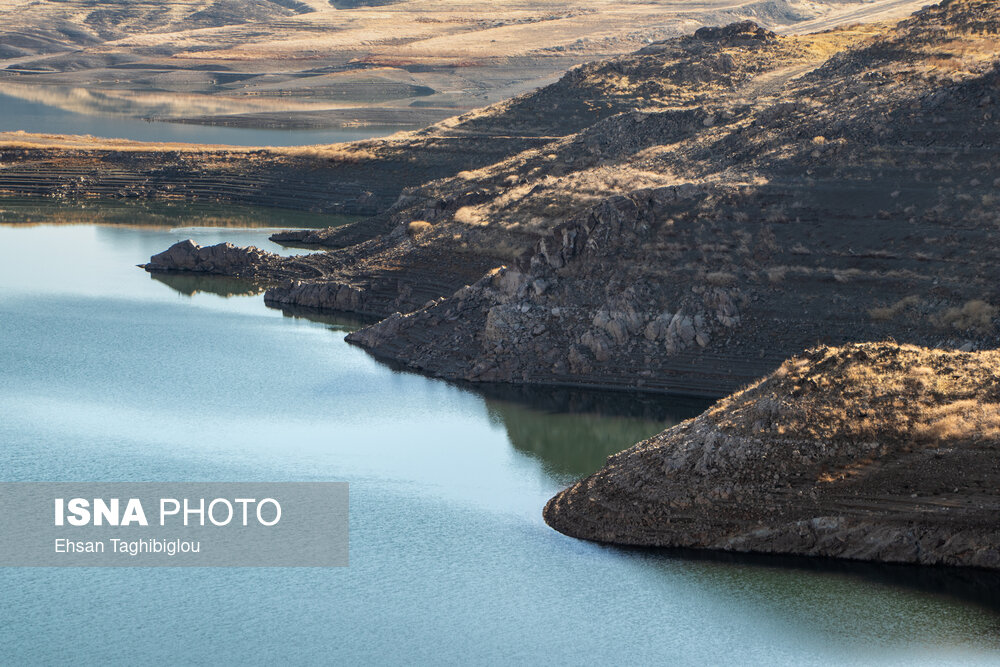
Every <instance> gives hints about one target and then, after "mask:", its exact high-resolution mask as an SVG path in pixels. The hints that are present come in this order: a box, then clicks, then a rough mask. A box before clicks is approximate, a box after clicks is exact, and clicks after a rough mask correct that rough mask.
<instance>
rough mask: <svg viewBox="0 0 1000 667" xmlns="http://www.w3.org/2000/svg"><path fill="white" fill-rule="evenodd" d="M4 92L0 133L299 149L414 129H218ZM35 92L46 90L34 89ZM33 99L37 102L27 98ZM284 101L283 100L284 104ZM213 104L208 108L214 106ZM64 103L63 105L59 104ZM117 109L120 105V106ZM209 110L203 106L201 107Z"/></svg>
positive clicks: (151, 104) (155, 108)
mask: <svg viewBox="0 0 1000 667" xmlns="http://www.w3.org/2000/svg"><path fill="white" fill-rule="evenodd" d="M5 90H8V91H10V92H11V93H15V92H16V93H17V95H24V96H25V97H24V98H22V97H18V96H15V95H14V94H5V93H3V92H0V132H16V131H23V132H36V133H42V134H89V135H91V136H94V137H104V138H109V139H130V140H133V141H156V142H168V143H172V142H186V143H196V144H225V145H232V146H303V145H309V144H334V143H341V142H344V141H358V140H361V139H370V138H373V137H382V136H386V135H389V134H392V133H394V132H398V131H399V130H406V129H413V128H412V127H404V126H394V125H380V126H370V127H330V128H325V129H270V128H265V129H261V128H253V127H222V126H218V125H195V124H191V123H181V122H169V120H167V121H159V120H155V121H151V120H144V119H143V118H139V117H131V116H127V115H124V116H123V115H120V114H116V113H109V112H108V108H109V107H110V106H113V105H117V104H120V103H121V102H122V100H121V99H115V100H111V101H108V100H102V99H100V97H95V96H93V95H90V94H85V95H83V96H82V97H81V98H80V99H82V100H84V101H85V102H86V104H83V105H76V104H68V103H66V100H75V99H77V98H74V97H73V96H74V95H76V93H77V91H78V90H79V89H69V90H68V91H63V92H65V93H66V94H67V95H69V97H66V96H65V95H61V94H60V91H58V90H56V91H49V92H50V93H52V92H54V94H55V96H54V97H40V96H38V95H33V96H29V94H28V93H26V92H24V91H22V90H17V91H15V90H14V89H12V88H6V89H5ZM32 90H35V92H36V93H37V92H39V90H48V89H34V88H33V89H32ZM30 97H34V98H35V99H31V98H30ZM168 98H169V99H170V100H173V101H176V99H178V96H176V95H174V94H169V95H166V96H163V97H161V98H159V99H155V98H149V99H144V100H140V99H139V98H133V99H132V100H131V102H132V103H134V106H135V108H132V109H131V111H132V113H145V112H142V111H141V107H142V106H145V107H146V108H147V111H148V112H149V113H159V112H167V113H173V112H174V111H176V109H174V110H170V109H167V108H165V107H163V106H161V103H162V101H163V100H165V99H168ZM196 102H197V100H195V99H192V98H190V97H188V98H186V99H184V104H186V105H188V106H191V108H195V106H196V104H195V103H196ZM283 102H284V100H282V103H283ZM215 103H216V101H215V100H213V101H212V102H211V103H210V104H215ZM60 105H62V106H60ZM118 108H119V109H120V108H122V107H120V106H119V107H118ZM202 108H204V109H206V110H207V107H204V105H203V106H202Z"/></svg>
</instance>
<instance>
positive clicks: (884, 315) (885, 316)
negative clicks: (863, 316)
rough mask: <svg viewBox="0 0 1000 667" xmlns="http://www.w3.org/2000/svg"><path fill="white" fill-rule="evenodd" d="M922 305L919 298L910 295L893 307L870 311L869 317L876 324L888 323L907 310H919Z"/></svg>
mask: <svg viewBox="0 0 1000 667" xmlns="http://www.w3.org/2000/svg"><path fill="white" fill-rule="evenodd" d="M921 303H922V301H921V299H920V297H919V296H916V295H910V296H908V297H905V298H903V299H900V300H899V301H897V302H896V303H894V304H892V305H891V306H885V307H883V308H872V309H870V310H869V311H868V316H869V317H871V318H872V319H873V320H875V321H876V322H886V321H888V320H891V319H893V318H895V317H897V316H898V315H900V314H901V313H902V312H903V311H904V310H906V309H907V308H917V307H919V306H920V304H921Z"/></svg>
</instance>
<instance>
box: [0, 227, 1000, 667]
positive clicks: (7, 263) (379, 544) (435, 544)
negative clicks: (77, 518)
mask: <svg viewBox="0 0 1000 667" xmlns="http://www.w3.org/2000/svg"><path fill="white" fill-rule="evenodd" d="M34 215H35V216H36V217H35V218H34V219H33V222H35V223H44V222H45V220H44V218H45V215H46V213H45V211H44V210H43V209H39V210H38V211H35V213H34ZM50 217H51V219H58V220H60V221H63V222H73V221H74V215H72V214H71V213H67V212H66V211H64V210H62V209H61V208H59V207H53V208H52V209H51V212H50ZM215 217H216V216H214V214H213V215H212V216H204V215H200V214H199V213H198V211H197V210H194V209H192V210H191V211H188V212H187V213H186V214H184V215H178V216H176V217H175V218H172V219H171V220H170V221H168V222H169V224H163V223H164V220H163V218H162V216H159V217H154V218H152V219H149V220H143V219H142V216H141V214H136V215H134V216H133V220H132V222H133V224H129V225H105V224H93V222H92V221H88V218H86V217H85V216H83V217H80V216H77V219H76V221H77V222H78V224H60V225H56V224H32V225H25V224H3V225H0V341H2V343H0V362H2V363H0V444H2V447H0V471H2V472H0V474H2V479H3V480H4V481H43V480H44V481H306V480H310V481H311V480H329V481H346V482H349V483H350V484H351V517H350V526H351V564H350V566H349V567H347V568H329V569H308V568H307V569H266V568H261V569H253V568H249V569H239V568H231V569H226V568H222V569H209V568H205V569H202V568H192V569H187V568H116V569H96V568H93V569H92V568H82V569H77V568H65V569H60V568H51V569H45V568H39V569H32V568H22V569H18V568H5V569H2V571H0V590H2V592H3V605H2V607H0V655H2V660H3V662H4V663H6V664H28V663H31V664H53V663H99V664H104V663H106V664H123V665H124V664H135V663H137V662H143V663H155V662H168V663H187V664H276V663H278V664H285V663H287V664H330V663H348V664H386V663H388V664H469V663H495V662H506V663H511V662H513V663H527V664H539V663H547V664H583V663H606V664H608V663H610V664H671V665H685V664H705V663H711V664H718V663H724V664H732V663H758V664H775V663H777V664H795V665H805V664H816V665H826V664H831V663H836V664H852V663H854V664H865V665H870V664H906V665H912V664H921V663H926V664H931V663H940V662H942V661H960V660H961V661H964V662H966V663H981V664H990V663H993V664H997V663H1000V603H998V601H997V599H996V596H995V595H991V594H990V593H989V591H990V590H992V591H994V592H995V591H996V575H994V574H986V573H975V572H961V571H954V570H935V569H922V568H913V567H885V566H875V565H861V564H838V563H831V562H826V561H809V560H805V559H765V558H747V557H732V556H731V557H725V556H722V555H712V554H698V553H690V552H662V551H652V550H633V549H619V548H613V547H607V546H600V545H596V544H591V543H587V542H581V541H578V540H574V539H571V538H568V537H565V536H563V535H561V534H559V533H556V532H555V531H553V530H550V529H549V528H548V527H547V526H546V525H545V524H544V523H543V521H542V518H541V509H542V507H543V505H544V504H545V502H546V501H547V500H548V498H549V497H550V496H551V495H552V494H554V493H555V492H556V491H557V490H559V489H560V488H562V487H563V486H564V485H566V484H568V483H569V482H571V481H572V480H574V479H576V478H578V477H579V476H582V475H585V474H587V473H589V472H591V471H593V470H595V469H597V468H598V467H600V465H601V464H602V462H603V460H604V458H605V457H606V456H607V455H608V454H610V453H613V452H615V451H618V450H620V449H623V448H625V447H627V446H629V445H630V444H632V443H633V442H635V441H636V440H638V439H640V438H643V437H646V436H648V435H651V434H653V433H655V432H657V431H659V430H660V429H662V428H664V427H666V426H668V425H669V424H671V423H674V422H676V421H677V420H679V419H683V418H686V417H689V416H693V415H694V414H696V413H697V412H698V411H699V410H700V409H701V407H702V405H700V404H698V403H696V402H693V401H685V400H681V399H675V398H670V397H664V396H654V397H648V396H647V397H641V396H629V395H601V394H594V393H581V392H572V391H567V390H554V389H539V390H535V391H517V390H509V389H502V388H492V389H488V390H486V391H473V390H471V389H470V388H468V387H463V386H455V385H453V384H448V383H446V382H442V381H438V380H433V379H429V378H425V377H422V376H419V375H415V374H410V373H404V372H398V371H396V370H393V369H391V368H389V367H387V366H385V365H383V364H381V363H379V362H377V361H375V360H374V359H372V358H371V357H370V356H368V355H367V354H366V353H365V352H363V351H362V350H360V349H358V348H356V347H352V346H348V345H347V344H346V343H345V342H344V341H343V337H344V335H345V333H346V332H347V331H349V330H351V328H353V327H356V326H358V325H359V323H358V322H357V321H354V320H352V319H351V318H339V317H335V316H328V317H322V318H317V319H314V320H310V319H304V318H301V317H292V316H286V315H285V314H283V313H281V312H279V311H276V310H272V309H269V308H267V307H265V306H264V304H263V299H262V296H261V295H260V294H258V293H256V291H255V290H254V289H253V288H252V287H248V286H241V285H239V284H238V283H235V282H233V281H229V282H226V281H224V280H223V281H220V280H202V279H199V278H197V277H191V276H186V277H177V276H174V277H172V278H174V279H173V280H172V278H171V277H167V278H166V279H159V280H158V279H155V278H152V277H150V276H149V275H148V274H146V273H145V272H144V271H142V270H141V269H139V268H136V266H135V265H136V264H138V263H140V262H143V261H146V260H148V258H149V256H150V255H151V254H153V253H156V252H159V251H160V250H163V249H165V248H166V247H167V246H169V245H170V244H171V243H172V242H174V241H176V240H180V239H183V238H187V237H191V236H193V237H195V238H196V240H197V241H198V242H200V243H212V242H219V241H223V240H230V241H233V242H235V243H239V244H255V245H258V246H259V247H262V248H265V249H268V250H272V251H279V250H280V251H282V252H285V253H289V252H301V251H290V250H287V249H281V248H279V247H277V246H275V245H274V244H272V243H270V242H269V241H267V238H266V237H267V235H268V231H267V230H265V229H260V228H254V227H199V226H198V225H200V224H204V223H205V222H206V220H213V219H215ZM144 222H145V223H146V224H143V223H144ZM256 224H263V225H267V216H264V217H263V219H261V220H259V221H257V223H256ZM176 278H182V279H180V280H176ZM990 586H993V588H992V589H991V588H989V587H990Z"/></svg>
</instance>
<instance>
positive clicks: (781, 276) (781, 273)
mask: <svg viewBox="0 0 1000 667" xmlns="http://www.w3.org/2000/svg"><path fill="white" fill-rule="evenodd" d="M785 271H787V269H786V268H785V267H783V266H774V267H771V268H770V269H768V270H767V280H768V282H769V283H771V284H772V285H777V284H779V283H781V282H784V280H785Z"/></svg>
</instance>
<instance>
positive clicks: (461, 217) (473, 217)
mask: <svg viewBox="0 0 1000 667" xmlns="http://www.w3.org/2000/svg"><path fill="white" fill-rule="evenodd" d="M455 222H460V223H462V224H463V225H481V224H483V217H482V215H480V213H479V211H477V210H476V207H475V206H463V207H462V208H460V209H458V210H457V211H455Z"/></svg>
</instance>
